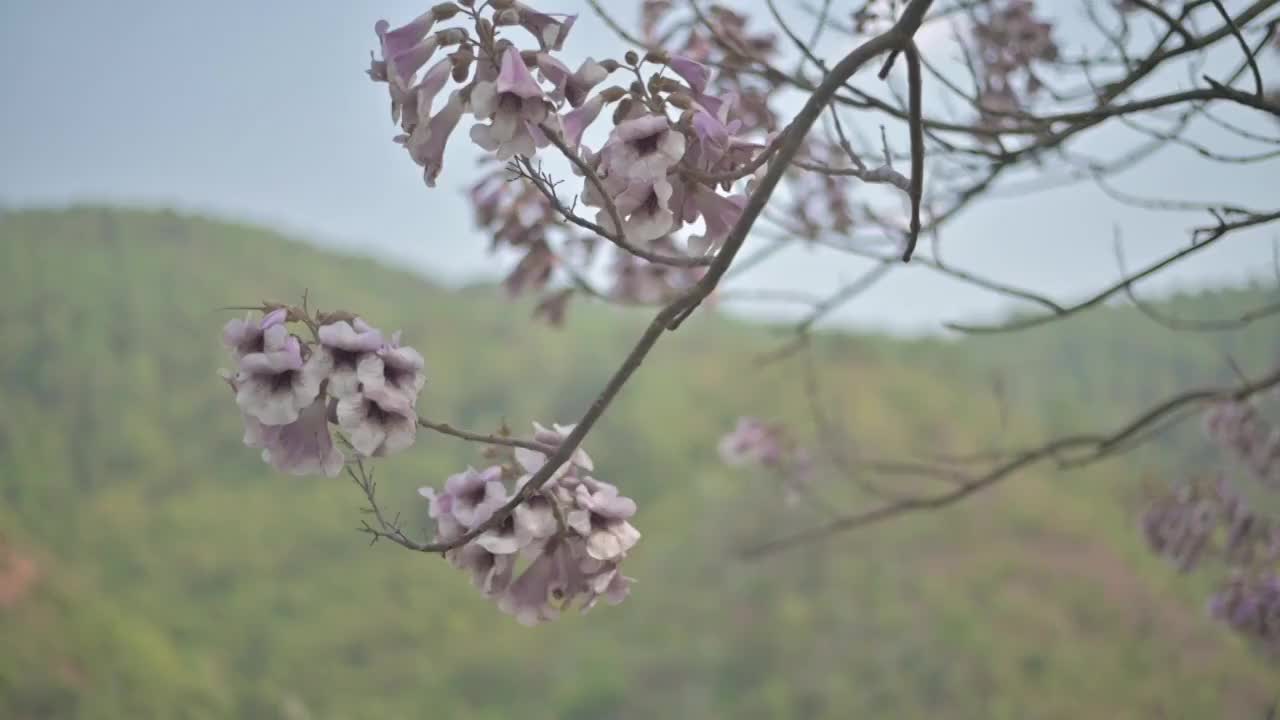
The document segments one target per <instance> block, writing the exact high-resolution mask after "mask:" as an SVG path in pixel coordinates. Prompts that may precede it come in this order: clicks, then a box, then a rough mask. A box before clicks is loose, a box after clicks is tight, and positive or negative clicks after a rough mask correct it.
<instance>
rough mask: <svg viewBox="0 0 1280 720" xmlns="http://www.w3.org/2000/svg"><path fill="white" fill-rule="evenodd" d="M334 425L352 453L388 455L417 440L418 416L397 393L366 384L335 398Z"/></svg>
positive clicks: (403, 397) (403, 448)
mask: <svg viewBox="0 0 1280 720" xmlns="http://www.w3.org/2000/svg"><path fill="white" fill-rule="evenodd" d="M336 415H337V419H338V427H340V428H342V430H343V432H345V433H346V434H347V440H348V441H350V443H351V446H352V447H353V448H355V450H356V452H358V453H360V454H361V455H365V456H369V457H372V456H381V455H390V454H392V453H396V452H399V451H401V450H405V449H408V448H409V447H410V446H412V445H413V442H414V440H415V439H417V433H418V416H417V415H416V414H415V413H414V411H413V406H412V405H411V404H410V403H409V400H408V399H407V398H406V397H405V396H404V395H403V394H401V393H399V392H396V391H394V390H392V389H389V388H387V387H385V386H383V387H377V386H375V387H366V388H364V389H363V390H361V391H360V392H359V393H357V394H355V395H349V396H347V397H344V398H339V399H338V404H337V409H336Z"/></svg>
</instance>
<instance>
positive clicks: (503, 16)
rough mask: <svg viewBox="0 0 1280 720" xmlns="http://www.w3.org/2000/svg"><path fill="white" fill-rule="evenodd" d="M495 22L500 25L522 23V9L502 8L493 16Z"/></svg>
mask: <svg viewBox="0 0 1280 720" xmlns="http://www.w3.org/2000/svg"><path fill="white" fill-rule="evenodd" d="M493 24H494V25H497V26H498V27H504V26H508V25H519V24H520V11H519V10H517V9H515V8H507V9H506V10H501V11H499V12H498V13H497V14H495V15H494V16H493Z"/></svg>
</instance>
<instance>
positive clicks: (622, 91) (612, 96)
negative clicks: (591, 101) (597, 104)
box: [600, 85, 627, 103]
mask: <svg viewBox="0 0 1280 720" xmlns="http://www.w3.org/2000/svg"><path fill="white" fill-rule="evenodd" d="M626 96H627V90H626V88H624V87H622V86H620V85H612V86H610V87H607V88H605V89H604V90H601V91H600V97H602V98H604V101H605V102H607V103H616V102H618V101H619V100H621V99H622V98H624V97H626Z"/></svg>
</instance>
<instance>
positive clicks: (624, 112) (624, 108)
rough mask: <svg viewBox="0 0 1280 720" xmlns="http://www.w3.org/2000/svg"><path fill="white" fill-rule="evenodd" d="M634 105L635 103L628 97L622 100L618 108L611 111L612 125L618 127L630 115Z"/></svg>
mask: <svg viewBox="0 0 1280 720" xmlns="http://www.w3.org/2000/svg"><path fill="white" fill-rule="evenodd" d="M634 104H635V101H634V100H632V99H631V98H630V97H624V98H622V101H621V102H619V103H618V106H617V107H616V108H614V109H613V124H614V125H619V124H621V123H622V121H624V120H626V119H627V116H628V115H630V114H631V108H632V106H633V105H634Z"/></svg>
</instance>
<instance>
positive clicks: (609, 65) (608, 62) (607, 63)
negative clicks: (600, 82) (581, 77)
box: [600, 58, 622, 73]
mask: <svg viewBox="0 0 1280 720" xmlns="http://www.w3.org/2000/svg"><path fill="white" fill-rule="evenodd" d="M600 67H602V68H604V71H605V72H610V73H611V72H617V70H618V68H620V67H622V65H621V64H620V63H619V62H618V61H617V60H614V59H612V58H608V59H605V60H601V61H600Z"/></svg>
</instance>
